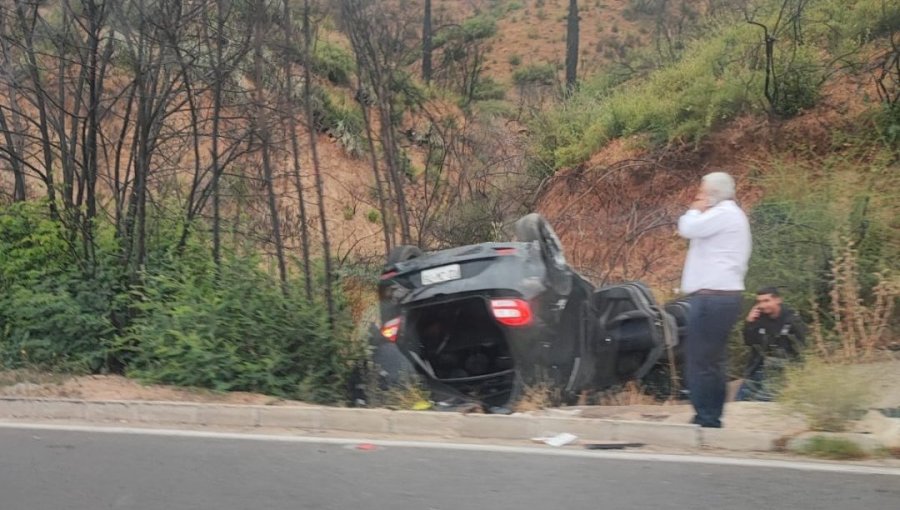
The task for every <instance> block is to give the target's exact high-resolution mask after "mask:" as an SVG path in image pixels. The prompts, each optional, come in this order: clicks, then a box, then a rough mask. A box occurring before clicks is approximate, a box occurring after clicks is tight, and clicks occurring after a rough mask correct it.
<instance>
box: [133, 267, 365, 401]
mask: <svg viewBox="0 0 900 510" xmlns="http://www.w3.org/2000/svg"><path fill="white" fill-rule="evenodd" d="M258 265H259V264H258V261H256V260H253V259H246V258H232V259H230V260H227V261H225V262H224V264H223V266H222V268H221V269H220V271H219V273H218V276H217V274H216V271H215V270H214V268H213V266H212V265H211V264H209V263H207V264H204V265H196V266H191V267H179V266H173V267H172V268H171V269H168V270H165V271H161V272H159V273H158V274H153V275H147V278H146V280H145V283H144V284H143V285H142V286H140V287H139V288H137V289H136V290H135V291H134V297H135V299H136V303H135V305H134V306H135V308H136V309H137V310H138V312H139V315H138V317H137V318H136V319H135V320H134V322H133V323H132V325H131V326H130V327H129V328H128V330H127V331H126V332H125V334H123V335H122V336H121V337H120V338H119V339H118V340H117V343H116V348H117V352H116V354H117V356H118V357H120V358H121V359H123V360H124V361H125V363H126V366H127V367H128V368H127V374H128V375H130V376H134V377H138V378H140V379H143V380H146V381H149V382H159V383H167V384H175V385H179V386H193V387H201V388H210V389H214V390H220V391H233V390H241V391H255V392H261V393H266V394H270V395H278V396H282V397H288V398H297V399H304V400H311V401H316V402H331V401H336V400H340V399H341V398H342V397H343V396H344V391H345V388H344V381H345V380H346V379H345V378H346V373H347V369H348V366H347V363H346V362H345V360H344V358H343V355H342V352H343V351H342V349H341V345H340V343H339V341H338V339H337V337H336V336H335V335H334V334H332V333H331V332H330V331H329V326H328V324H327V321H326V319H325V313H324V312H323V310H322V309H321V308H320V307H319V306H318V305H316V304H313V303H308V302H306V301H305V300H304V299H303V298H301V297H300V296H299V295H298V293H297V292H296V291H295V290H294V289H300V288H302V286H301V285H299V284H296V285H292V286H291V287H290V289H291V290H290V291H289V292H288V294H287V295H285V294H283V293H282V291H281V289H280V287H279V285H277V284H276V282H275V281H273V279H272V277H271V276H269V275H267V274H265V273H263V272H262V271H260V270H259V269H257V267H258ZM220 282H221V283H220Z"/></svg>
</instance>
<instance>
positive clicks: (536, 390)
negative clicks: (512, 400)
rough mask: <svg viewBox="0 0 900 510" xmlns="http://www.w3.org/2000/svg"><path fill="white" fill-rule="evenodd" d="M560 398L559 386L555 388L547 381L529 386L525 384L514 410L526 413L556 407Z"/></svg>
mask: <svg viewBox="0 0 900 510" xmlns="http://www.w3.org/2000/svg"><path fill="white" fill-rule="evenodd" d="M561 400H562V394H561V393H560V390H559V388H555V387H554V386H553V385H552V384H550V383H549V382H547V381H541V382H538V383H535V384H533V385H531V386H526V387H525V390H524V391H523V392H522V397H521V398H520V399H519V400H518V402H516V405H515V407H514V411H515V412H517V413H527V412H531V411H540V410H542V409H548V408H551V407H556V406H557V405H558V404H559V402H560V401H561Z"/></svg>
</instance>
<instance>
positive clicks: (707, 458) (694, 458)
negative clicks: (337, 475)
mask: <svg viewBox="0 0 900 510" xmlns="http://www.w3.org/2000/svg"><path fill="white" fill-rule="evenodd" d="M0 429H19V430H45V431H63V432H88V433H100V434H131V435H144V436H162V437H193V438H199V439H233V440H239V441H265V442H280V443H304V444H333V445H344V446H346V445H357V444H360V443H370V444H373V445H376V446H381V447H396V448H427V449H431V450H455V451H472V452H492V453H510V454H521V455H548V456H555V457H576V458H584V459H599V460H630V461H641V462H673V463H682V464H714V465H720V466H739V467H748V468H779V469H793V470H799V471H817V472H826V473H849V474H861V475H866V474H868V475H887V476H900V469H898V468H890V467H879V466H861V465H849V464H836V463H827V462H802V461H789V460H775V459H742V458H733V457H715V456H711V455H675V454H663V453H638V452H634V453H626V452H610V451H598V450H567V449H555V448H554V449H551V448H535V447H528V446H500V445H487V444H469V443H438V442H431V441H402V440H390V439H363V438H335V437H311V436H279V435H266V434H247V433H237V432H209V431H199V430H177V429H145V428H137V427H104V426H91V425H68V424H65V425H63V424H46V423H17V422H2V421H0Z"/></svg>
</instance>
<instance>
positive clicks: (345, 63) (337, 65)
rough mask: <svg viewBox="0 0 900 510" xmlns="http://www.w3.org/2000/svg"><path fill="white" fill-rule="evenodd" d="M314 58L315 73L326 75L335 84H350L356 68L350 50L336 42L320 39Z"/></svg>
mask: <svg viewBox="0 0 900 510" xmlns="http://www.w3.org/2000/svg"><path fill="white" fill-rule="evenodd" d="M312 60H313V62H312V70H313V72H314V73H316V74H318V75H319V76H324V77H325V78H327V79H328V81H330V82H331V83H334V84H335V85H341V86H344V87H349V86H350V79H351V77H352V76H353V73H354V72H355V70H356V63H355V61H354V60H353V55H352V54H351V53H350V52H348V51H347V50H345V49H344V48H341V47H340V46H338V45H336V44H334V43H331V42H328V41H319V42H318V43H317V44H316V47H315V52H314V54H313V59H312Z"/></svg>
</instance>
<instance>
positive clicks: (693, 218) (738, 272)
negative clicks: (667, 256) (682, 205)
mask: <svg viewBox="0 0 900 510" xmlns="http://www.w3.org/2000/svg"><path fill="white" fill-rule="evenodd" d="M678 233H679V234H681V237H684V238H685V239H690V241H691V245H690V248H688V254H687V259H686V260H685V263H684V272H683V273H682V275H681V292H682V293H685V294H690V293H692V292H696V291H698V290H700V289H708V290H744V276H745V275H746V274H747V263H748V262H749V260H750V250H751V247H752V241H751V236H750V222H748V221H747V215H745V214H744V211H742V210H741V208H740V207H738V205H737V204H736V203H735V202H734V201H733V200H723V201H722V202H719V203H718V204H716V205H715V206H713V207H711V208H709V209H707V210H706V211H705V212H702V213H701V212H700V211H698V210H696V209H691V210H689V211H688V212H686V213H684V215H682V216H681V218H679V219H678Z"/></svg>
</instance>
